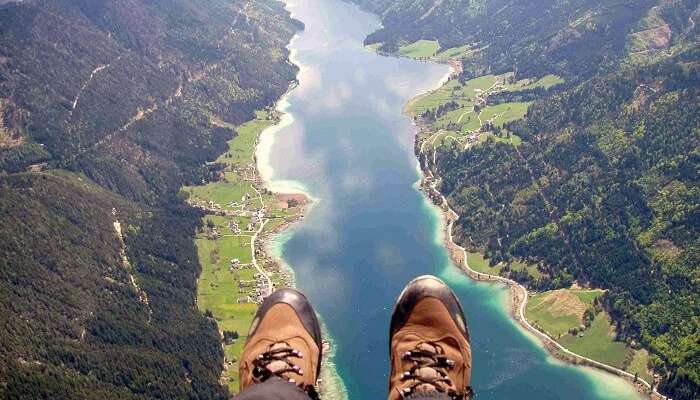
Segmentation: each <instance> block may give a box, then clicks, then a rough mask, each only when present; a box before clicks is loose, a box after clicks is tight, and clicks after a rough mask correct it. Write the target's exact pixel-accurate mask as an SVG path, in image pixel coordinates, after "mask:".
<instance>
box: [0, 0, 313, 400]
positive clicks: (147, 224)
mask: <svg viewBox="0 0 700 400" xmlns="http://www.w3.org/2000/svg"><path fill="white" fill-rule="evenodd" d="M300 28H302V26H301V24H300V23H299V22H297V21H294V20H292V19H291V18H290V17H289V14H288V12H287V11H286V10H285V9H284V7H283V4H282V3H280V2H277V1H275V0H254V1H243V0H240V1H237V0H234V1H231V0H227V1H224V0H211V1H199V0H155V1H146V0H127V1H110V0H45V1H44V0H27V1H24V2H20V3H13V2H10V3H8V4H4V5H0V238H2V240H0V253H1V254H2V256H1V257H0V315H1V317H0V325H1V326H0V397H2V398H8V399H10V398H11V399H35V398H66V399H74V398H95V399H97V398H101V399H104V398H121V399H125V398H173V399H174V398H190V399H208V398H225V397H226V395H227V394H226V389H225V388H224V387H223V386H221V385H220V384H219V377H220V373H221V368H222V363H223V351H222V349H221V338H220V337H219V333H218V330H217V326H216V323H215V321H213V320H212V319H209V318H206V317H205V316H203V315H201V314H200V313H199V311H198V310H197V308H196V304H195V290H196V280H197V276H198V275H199V270H200V266H199V261H198V259H197V252H196V249H195V247H194V243H193V238H194V234H195V232H196V229H197V228H198V225H199V224H201V222H200V221H201V215H200V213H199V212H196V211H194V210H193V209H192V208H190V207H189V206H186V204H185V203H184V201H183V200H182V199H180V198H179V197H178V195H177V194H178V191H179V189H180V187H181V186H182V185H183V184H190V183H193V182H201V181H202V180H207V179H209V175H210V173H209V167H202V166H203V165H205V164H206V163H207V162H209V161H211V160H214V159H215V158H216V157H217V156H218V155H219V154H220V153H222V152H223V151H224V150H225V149H226V141H227V140H229V139H230V138H231V137H232V135H233V134H234V132H232V131H231V130H230V129H224V128H221V127H218V125H221V124H220V123H218V124H216V123H212V121H213V120H215V121H225V122H227V123H230V124H240V123H242V122H243V121H246V120H248V119H250V118H251V117H253V111H254V110H256V109H261V108H265V107H267V106H269V105H271V104H272V103H273V102H274V101H276V99H277V98H278V97H279V96H280V95H281V94H282V93H283V92H284V91H285V90H286V89H287V87H288V85H289V83H290V82H291V81H293V80H294V79H295V75H296V68H295V67H294V66H293V65H291V64H290V63H289V62H288V61H287V56H288V53H287V50H286V48H285V46H286V44H287V43H288V41H289V40H290V38H291V36H292V35H293V33H294V32H295V31H296V30H298V29H300Z"/></svg>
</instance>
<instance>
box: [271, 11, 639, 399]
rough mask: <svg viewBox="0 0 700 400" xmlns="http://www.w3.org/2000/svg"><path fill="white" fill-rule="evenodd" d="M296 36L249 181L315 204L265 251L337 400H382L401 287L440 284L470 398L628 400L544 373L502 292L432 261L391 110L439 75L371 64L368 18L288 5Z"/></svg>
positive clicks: (618, 390) (432, 234) (405, 128)
mask: <svg viewBox="0 0 700 400" xmlns="http://www.w3.org/2000/svg"><path fill="white" fill-rule="evenodd" d="M287 4H288V8H289V10H290V11H291V12H292V14H293V16H294V17H295V18H297V19H299V20H301V21H302V22H304V24H305V25H306V29H305V31H304V32H302V33H300V34H299V35H298V36H297V37H296V38H295V39H294V40H293V42H292V44H291V45H290V49H291V50H292V59H293V61H294V62H295V63H296V64H297V65H299V66H300V73H299V86H298V87H297V88H296V89H294V90H293V91H292V92H291V93H290V94H289V95H288V96H287V97H286V99H285V101H283V102H282V103H281V105H280V108H281V109H282V110H284V111H285V112H286V113H287V115H286V116H285V117H284V118H283V123H282V124H281V125H279V126H278V127H276V128H273V129H270V130H268V131H266V132H265V133H264V134H263V137H262V138H261V145H260V146H259V149H258V163H259V168H260V171H261V174H262V175H263V177H265V178H266V179H267V180H268V182H269V184H270V186H271V187H272V188H273V189H276V190H282V191H284V190H303V191H305V192H306V193H308V194H309V195H310V196H311V197H313V198H314V199H316V202H315V204H314V206H313V207H312V208H311V209H310V210H309V211H308V212H307V215H306V216H305V218H304V219H303V220H302V221H301V222H299V223H298V224H296V225H295V226H294V227H293V228H292V229H291V230H290V231H288V232H286V233H284V234H283V235H281V236H280V237H279V239H278V241H277V245H278V250H279V254H280V256H281V257H282V258H283V260H284V261H285V262H286V263H287V264H289V265H290V266H291V268H292V269H293V270H294V272H295V276H296V282H297V286H298V287H299V288H300V289H301V290H302V291H304V292H305V293H306V294H307V296H308V297H309V298H310V300H311V301H312V303H313V304H314V307H315V308H316V310H317V312H318V313H319V314H320V316H321V318H322V320H323V322H324V324H325V326H326V328H327V331H328V333H329V334H330V336H331V337H332V340H333V342H334V343H335V346H336V349H337V350H336V354H335V358H334V360H333V361H334V363H335V365H336V369H337V373H338V375H339V376H340V377H341V378H342V381H343V383H344V385H345V388H346V390H347V393H348V396H349V398H351V399H382V398H386V395H387V375H388V368H389V364H388V329H389V320H390V317H391V311H392V308H393V305H394V301H395V299H396V297H397V296H398V294H399V293H400V291H401V289H402V288H403V286H404V285H405V284H406V283H407V282H408V281H409V280H411V279H412V278H414V277H416V276H418V275H423V274H434V275H437V276H439V277H441V278H442V279H443V280H445V281H446V282H447V283H448V284H450V285H451V286H452V288H453V289H454V290H455V291H456V293H457V295H458V297H459V298H460V300H461V301H462V304H463V305H464V308H465V311H466V313H467V319H468V321H469V327H470V330H471V337H472V349H473V354H474V361H473V365H474V368H473V380H472V385H473V386H474V388H475V390H476V392H477V397H478V398H479V399H538V400H542V399H636V398H638V395H637V394H636V393H635V391H634V389H633V388H632V386H630V385H628V384H626V383H625V382H624V381H623V380H621V379H618V378H616V377H613V376H611V375H608V374H604V373H602V372H598V371H595V370H592V369H589V368H581V367H574V366H570V365H566V364H563V363H560V362H557V361H555V360H553V359H552V358H551V357H549V356H548V354H547V353H546V352H545V351H544V350H543V349H542V347H541V346H540V344H539V342H538V341H537V340H535V339H534V338H532V337H531V336H529V335H528V334H527V333H525V332H523V330H522V329H520V328H519V327H518V326H517V325H516V324H515V323H514V322H513V320H512V319H511V318H510V316H509V314H508V307H509V299H508V293H507V291H506V290H505V289H504V288H503V287H501V286H494V285H491V284H486V283H475V282H472V281H470V280H469V279H468V278H467V277H466V276H465V275H464V274H462V273H461V272H460V271H459V270H458V269H457V268H456V267H454V266H453V265H452V264H451V262H450V260H449V258H448V255H447V252H446V250H445V249H444V248H443V246H442V243H441V239H440V231H441V225H440V224H441V220H440V216H439V214H438V213H437V212H436V210H435V209H434V208H433V207H432V206H431V205H430V204H429V203H428V202H427V201H426V199H425V197H424V196H423V195H422V194H421V193H420V192H419V191H418V190H417V185H416V183H417V181H418V180H419V178H420V172H419V170H418V168H417V161H416V158H415V156H414V151H413V144H414V135H415V130H416V128H415V127H414V126H413V124H412V122H411V120H410V118H408V117H406V116H405V115H403V114H402V108H403V106H404V105H405V104H406V102H407V101H408V100H409V99H410V98H412V97H413V96H415V95H417V94H420V93H422V92H425V91H427V90H430V89H431V88H434V87H436V85H437V84H438V82H439V81H440V80H441V79H442V78H444V77H445V75H446V73H448V67H447V66H445V65H437V64H430V63H422V62H419V61H415V60H410V59H405V58H393V57H384V56H379V55H376V54H374V53H372V52H370V51H368V50H366V49H365V48H364V47H363V45H362V41H363V39H364V38H365V37H366V35H367V34H369V33H371V32H372V31H374V30H376V29H377V28H379V26H380V23H379V19H378V18H377V17H376V16H374V15H372V14H368V13H365V12H362V11H360V10H359V9H358V8H357V7H355V6H353V5H350V4H347V3H344V2H341V1H337V0H289V1H287Z"/></svg>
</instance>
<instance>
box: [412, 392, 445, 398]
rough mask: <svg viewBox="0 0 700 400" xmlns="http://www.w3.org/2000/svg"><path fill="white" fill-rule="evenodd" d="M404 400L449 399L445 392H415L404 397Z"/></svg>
mask: <svg viewBox="0 0 700 400" xmlns="http://www.w3.org/2000/svg"><path fill="white" fill-rule="evenodd" d="M406 400H450V397H449V396H448V395H446V394H445V393H438V392H416V393H414V394H412V395H410V396H408V397H406Z"/></svg>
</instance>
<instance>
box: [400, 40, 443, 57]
mask: <svg viewBox="0 0 700 400" xmlns="http://www.w3.org/2000/svg"><path fill="white" fill-rule="evenodd" d="M439 49H440V45H439V44H438V42H437V41H436V40H424V39H421V40H418V41H415V42H413V43H411V44H408V45H406V46H401V47H399V54H401V55H402V56H406V57H411V58H429V57H432V56H434V55H435V53H437V52H438V50H439Z"/></svg>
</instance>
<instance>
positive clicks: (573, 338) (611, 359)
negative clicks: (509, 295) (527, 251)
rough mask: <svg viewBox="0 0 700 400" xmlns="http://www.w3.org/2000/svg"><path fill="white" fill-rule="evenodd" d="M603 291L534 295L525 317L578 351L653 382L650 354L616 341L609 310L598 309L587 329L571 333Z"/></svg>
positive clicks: (554, 292)
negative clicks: (649, 369)
mask: <svg viewBox="0 0 700 400" xmlns="http://www.w3.org/2000/svg"><path fill="white" fill-rule="evenodd" d="M603 293H604V292H603V290H600V289H559V290H553V291H549V292H544V293H538V294H535V295H532V296H530V298H529V300H528V303H527V307H526V309H525V316H526V317H527V319H528V321H530V323H532V324H533V325H535V326H536V327H538V328H539V329H542V330H544V331H545V332H546V333H547V334H548V335H550V336H552V337H553V338H555V339H556V340H557V341H558V342H559V343H561V344H562V345H563V346H564V347H566V348H568V349H569V350H571V351H573V352H574V353H577V354H580V355H582V356H584V357H589V358H592V359H594V360H597V361H600V362H603V363H606V364H609V365H612V366H615V367H618V368H623V369H626V370H627V371H629V372H631V373H637V374H639V376H640V377H641V378H643V379H645V380H647V382H649V379H650V378H651V376H650V374H649V371H648V368H647V363H648V362H649V354H648V353H647V352H646V351H645V350H634V349H632V348H630V347H628V346H627V345H626V344H625V343H624V342H617V341H615V328H614V326H613V325H612V323H611V320H610V316H609V315H608V314H607V313H606V312H605V311H601V312H598V314H596V316H595V318H594V319H593V321H592V323H591V326H590V327H588V328H587V329H585V330H582V331H579V332H577V334H576V335H571V334H570V333H569V330H570V329H572V328H579V327H580V326H581V325H582V324H583V314H584V312H585V311H586V310H587V309H589V308H591V307H592V306H593V302H594V300H595V299H596V298H597V297H599V296H601V295H602V294H603Z"/></svg>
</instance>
